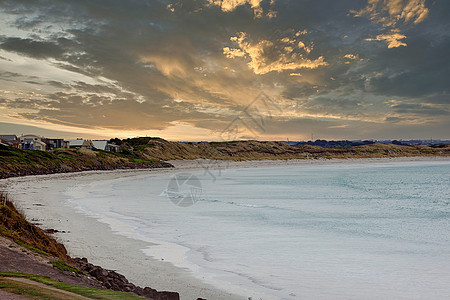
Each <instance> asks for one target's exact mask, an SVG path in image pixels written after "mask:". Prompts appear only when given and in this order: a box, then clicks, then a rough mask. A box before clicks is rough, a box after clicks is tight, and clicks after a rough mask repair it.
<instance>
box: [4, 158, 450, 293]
mask: <svg viewBox="0 0 450 300" xmlns="http://www.w3.org/2000/svg"><path fill="white" fill-rule="evenodd" d="M407 161H450V157H401V158H370V159H366V158H363V159H308V160H304V159H302V160H288V161H285V160H269V161H242V162H229V163H227V161H210V160H177V161H169V163H171V164H173V165H174V166H175V168H170V169H134V170H108V171H98V170H95V171H85V172H77V173H57V174H50V175H34V176H26V177H13V178H8V179H4V180H0V187H1V188H3V189H5V187H6V191H7V192H9V194H10V195H11V198H12V199H13V201H14V202H15V203H17V204H18V206H19V207H21V208H22V210H23V211H24V213H25V215H26V217H27V219H28V220H32V221H33V222H39V223H41V224H42V225H40V226H43V227H46V228H47V229H48V228H52V229H57V230H59V231H69V232H68V233H62V232H58V233H56V234H54V237H56V238H57V239H58V240H59V241H60V242H61V243H63V244H64V245H65V246H66V248H67V249H68V251H69V255H71V256H77V257H87V258H88V260H89V261H90V262H91V263H94V264H96V265H100V266H102V267H103V268H106V269H111V270H117V271H118V272H119V273H121V274H123V275H125V276H126V277H127V278H128V279H129V280H130V282H133V283H135V284H136V285H140V286H150V287H152V288H156V289H157V290H166V291H176V292H179V293H180V296H181V299H197V298H198V297H202V298H206V299H230V300H231V299H246V297H243V296H238V295H232V294H229V293H227V292H224V291H222V290H218V289H217V288H216V287H214V286H212V285H209V284H207V283H204V282H203V281H201V280H199V279H197V278H195V277H194V276H193V275H192V274H190V273H189V272H188V271H186V270H183V269H181V268H179V267H175V266H174V265H172V264H171V263H169V262H165V261H160V260H157V259H154V258H152V257H149V256H147V255H145V254H144V252H143V251H142V250H145V249H147V248H148V247H149V246H151V245H152V244H151V243H148V242H145V241H142V240H139V239H134V238H130V237H125V236H123V235H120V228H111V227H110V226H109V225H107V224H105V223H103V222H102V221H101V220H99V218H96V217H95V216H92V215H87V214H85V213H81V212H80V211H79V210H77V208H76V207H73V206H70V203H68V201H67V196H64V192H65V190H66V189H67V188H68V187H69V186H73V185H74V184H75V186H83V184H90V183H92V182H95V181H104V180H119V179H121V178H126V177H135V176H139V175H141V174H142V175H147V174H155V175H156V174H161V173H176V172H179V171H184V170H187V171H188V170H202V169H205V170H214V168H216V170H217V168H219V169H220V168H222V169H224V168H234V169H239V168H255V167H256V168H258V167H283V166H302V165H303V166H311V165H325V164H346V163H347V164H348V163H351V164H354V163H395V162H407ZM221 163H222V164H221ZM7 185H11V186H9V187H7ZM30 196H32V197H30ZM30 199H31V201H30ZM37 203H38V204H40V205H35V204H37ZM46 228H43V229H46ZM86 228H95V231H89V232H86ZM111 241H114V244H115V245H116V247H115V249H105V247H104V245H108V244H110V243H111ZM99 249H102V250H99ZM124 257H125V259H123V258H124ZM130 262H132V263H131V264H130ZM147 274H150V275H148V276H147ZM152 277H153V278H152Z"/></svg>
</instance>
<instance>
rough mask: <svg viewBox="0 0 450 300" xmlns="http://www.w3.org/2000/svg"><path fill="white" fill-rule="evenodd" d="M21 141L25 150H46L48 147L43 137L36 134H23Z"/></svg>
mask: <svg viewBox="0 0 450 300" xmlns="http://www.w3.org/2000/svg"><path fill="white" fill-rule="evenodd" d="M20 141H21V142H22V149H25V150H46V148H47V145H46V144H45V143H44V142H43V141H42V138H41V137H39V136H37V135H34V134H27V135H22V136H21V137H20Z"/></svg>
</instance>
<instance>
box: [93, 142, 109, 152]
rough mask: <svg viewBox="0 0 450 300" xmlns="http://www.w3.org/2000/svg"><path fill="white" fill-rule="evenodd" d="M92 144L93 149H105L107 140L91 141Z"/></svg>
mask: <svg viewBox="0 0 450 300" xmlns="http://www.w3.org/2000/svg"><path fill="white" fill-rule="evenodd" d="M92 144H93V145H94V148H95V149H98V150H106V145H107V144H108V141H92Z"/></svg>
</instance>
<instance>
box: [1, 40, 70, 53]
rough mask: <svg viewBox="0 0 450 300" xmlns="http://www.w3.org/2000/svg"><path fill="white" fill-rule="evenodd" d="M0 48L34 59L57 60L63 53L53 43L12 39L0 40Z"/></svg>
mask: <svg viewBox="0 0 450 300" xmlns="http://www.w3.org/2000/svg"><path fill="white" fill-rule="evenodd" d="M0 48H1V49H3V50H7V51H12V52H18V53H21V54H25V55H28V56H31V57H35V58H49V57H53V58H59V57H61V55H62V54H63V53H64V50H63V49H61V48H60V47H59V45H58V44H55V43H51V42H40V41H34V40H32V39H21V38H13V37H11V38H4V39H0Z"/></svg>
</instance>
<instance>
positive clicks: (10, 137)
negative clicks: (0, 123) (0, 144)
mask: <svg viewBox="0 0 450 300" xmlns="http://www.w3.org/2000/svg"><path fill="white" fill-rule="evenodd" d="M0 139H2V140H6V141H16V140H18V138H17V135H15V134H3V135H1V134H0Z"/></svg>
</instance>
